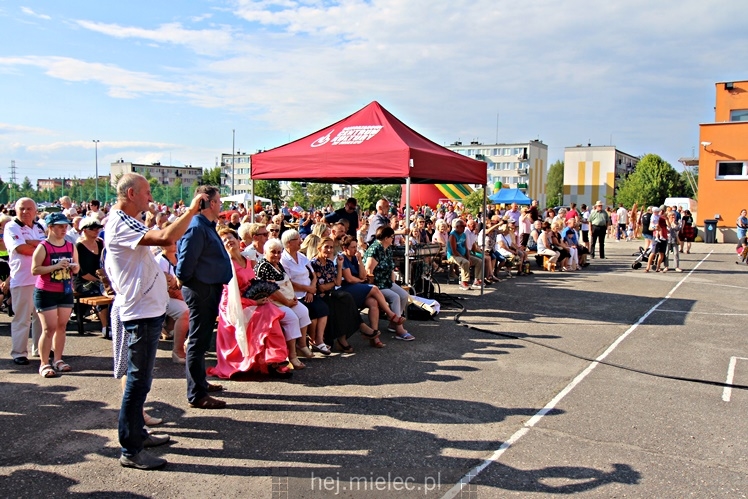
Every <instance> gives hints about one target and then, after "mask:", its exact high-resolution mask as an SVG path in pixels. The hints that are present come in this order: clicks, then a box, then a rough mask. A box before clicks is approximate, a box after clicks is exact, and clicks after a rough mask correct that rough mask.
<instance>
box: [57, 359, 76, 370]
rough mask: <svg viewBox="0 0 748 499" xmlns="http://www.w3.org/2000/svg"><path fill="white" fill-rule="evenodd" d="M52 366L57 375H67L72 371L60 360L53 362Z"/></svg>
mask: <svg viewBox="0 0 748 499" xmlns="http://www.w3.org/2000/svg"><path fill="white" fill-rule="evenodd" d="M52 365H53V366H54V368H55V371H57V372H58V373H67V372H70V371H71V370H72V369H71V367H70V366H69V365H67V364H66V363H65V361H64V360H62V359H60V360H56V361H54V362H53V363H52Z"/></svg>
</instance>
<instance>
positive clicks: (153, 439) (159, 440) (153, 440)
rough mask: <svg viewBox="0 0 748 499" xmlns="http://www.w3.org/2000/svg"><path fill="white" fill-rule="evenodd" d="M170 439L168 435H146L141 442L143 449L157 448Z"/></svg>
mask: <svg viewBox="0 0 748 499" xmlns="http://www.w3.org/2000/svg"><path fill="white" fill-rule="evenodd" d="M169 440H171V437H170V436H169V435H150V434H149V435H148V438H146V439H145V440H143V447H158V446H159V445H164V444H165V443H167V442H168V441H169Z"/></svg>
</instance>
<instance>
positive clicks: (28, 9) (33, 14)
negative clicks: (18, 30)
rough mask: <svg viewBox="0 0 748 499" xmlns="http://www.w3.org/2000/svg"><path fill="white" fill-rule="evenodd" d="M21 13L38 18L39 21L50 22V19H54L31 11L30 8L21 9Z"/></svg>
mask: <svg viewBox="0 0 748 499" xmlns="http://www.w3.org/2000/svg"><path fill="white" fill-rule="evenodd" d="M21 12H23V13H24V14H26V15H29V16H32V17H36V18H39V19H44V20H45V21H49V20H50V19H52V18H51V17H49V16H48V15H46V14H37V13H36V12H34V11H33V10H31V9H30V8H28V7H21Z"/></svg>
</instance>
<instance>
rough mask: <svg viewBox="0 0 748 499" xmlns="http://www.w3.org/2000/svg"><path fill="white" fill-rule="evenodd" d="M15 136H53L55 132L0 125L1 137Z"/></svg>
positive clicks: (29, 127)
mask: <svg viewBox="0 0 748 499" xmlns="http://www.w3.org/2000/svg"><path fill="white" fill-rule="evenodd" d="M17 134H37V135H54V134H55V132H53V131H52V130H48V129H46V128H40V127H33V126H25V125H11V124H9V123H0V136H1V135H17Z"/></svg>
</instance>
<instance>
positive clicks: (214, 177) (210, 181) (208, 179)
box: [200, 166, 221, 188]
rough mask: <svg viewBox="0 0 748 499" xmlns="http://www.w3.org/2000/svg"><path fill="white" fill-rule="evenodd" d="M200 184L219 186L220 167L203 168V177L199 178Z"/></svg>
mask: <svg viewBox="0 0 748 499" xmlns="http://www.w3.org/2000/svg"><path fill="white" fill-rule="evenodd" d="M200 185H212V186H213V187H218V188H220V187H221V167H220V166H216V167H215V168H206V169H204V170H203V178H202V179H201V180H200Z"/></svg>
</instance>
